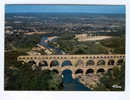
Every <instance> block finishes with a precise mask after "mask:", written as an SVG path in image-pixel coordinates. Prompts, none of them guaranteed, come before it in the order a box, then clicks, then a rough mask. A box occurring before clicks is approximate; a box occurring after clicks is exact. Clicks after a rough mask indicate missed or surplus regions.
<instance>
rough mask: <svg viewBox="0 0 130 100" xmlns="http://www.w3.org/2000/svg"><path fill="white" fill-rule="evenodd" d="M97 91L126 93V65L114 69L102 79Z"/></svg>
mask: <svg viewBox="0 0 130 100" xmlns="http://www.w3.org/2000/svg"><path fill="white" fill-rule="evenodd" d="M94 90H95V91H124V90H125V64H123V65H122V66H120V67H119V66H118V67H114V68H113V71H109V72H107V73H105V74H104V75H103V77H101V78H100V84H98V85H97V87H96V88H95V89H94Z"/></svg>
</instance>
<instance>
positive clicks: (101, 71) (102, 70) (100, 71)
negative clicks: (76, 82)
mask: <svg viewBox="0 0 130 100" xmlns="http://www.w3.org/2000/svg"><path fill="white" fill-rule="evenodd" d="M104 72H105V70H104V69H103V68H99V69H98V70H97V73H104Z"/></svg>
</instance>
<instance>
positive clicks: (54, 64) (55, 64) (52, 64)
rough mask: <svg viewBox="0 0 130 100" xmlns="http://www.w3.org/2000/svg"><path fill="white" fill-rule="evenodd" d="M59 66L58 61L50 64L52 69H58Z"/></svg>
mask: <svg viewBox="0 0 130 100" xmlns="http://www.w3.org/2000/svg"><path fill="white" fill-rule="evenodd" d="M58 66H59V62H58V60H52V61H51V62H50V67H58Z"/></svg>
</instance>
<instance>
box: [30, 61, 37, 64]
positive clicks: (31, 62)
mask: <svg viewBox="0 0 130 100" xmlns="http://www.w3.org/2000/svg"><path fill="white" fill-rule="evenodd" d="M28 63H30V64H36V62H35V61H34V60H30V61H28Z"/></svg>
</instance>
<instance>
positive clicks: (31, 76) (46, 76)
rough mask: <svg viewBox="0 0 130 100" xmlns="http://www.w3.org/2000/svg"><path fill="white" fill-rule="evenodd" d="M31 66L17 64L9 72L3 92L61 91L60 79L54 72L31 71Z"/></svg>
mask: <svg viewBox="0 0 130 100" xmlns="http://www.w3.org/2000/svg"><path fill="white" fill-rule="evenodd" d="M31 66H32V65H31V64H28V63H26V64H21V63H17V64H16V68H17V69H15V70H9V73H8V76H9V79H8V82H7V86H6V87H5V90H62V88H63V87H62V78H61V76H59V75H58V74H56V73H55V72H52V71H49V70H44V71H41V70H39V69H37V70H32V67H31Z"/></svg>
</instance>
